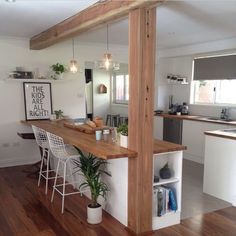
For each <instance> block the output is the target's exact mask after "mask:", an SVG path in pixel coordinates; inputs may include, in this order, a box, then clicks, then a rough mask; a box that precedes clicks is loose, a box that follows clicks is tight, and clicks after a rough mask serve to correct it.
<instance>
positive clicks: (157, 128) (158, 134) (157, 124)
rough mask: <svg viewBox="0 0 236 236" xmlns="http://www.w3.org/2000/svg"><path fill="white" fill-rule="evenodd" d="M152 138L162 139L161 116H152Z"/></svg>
mask: <svg viewBox="0 0 236 236" xmlns="http://www.w3.org/2000/svg"><path fill="white" fill-rule="evenodd" d="M153 135H154V138H156V139H160V140H163V117H160V116H154V134H153Z"/></svg>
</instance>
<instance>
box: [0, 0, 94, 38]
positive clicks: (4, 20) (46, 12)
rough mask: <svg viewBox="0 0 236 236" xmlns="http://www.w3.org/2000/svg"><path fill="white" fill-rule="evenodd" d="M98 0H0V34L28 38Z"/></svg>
mask: <svg viewBox="0 0 236 236" xmlns="http://www.w3.org/2000/svg"><path fill="white" fill-rule="evenodd" d="M97 1H98V0H16V1H15V2H14V3H8V2H6V1H5V0H0V36H11V37H26V38H30V37H32V36H34V35H36V34H38V33H41V32H42V31H44V30H46V29H48V28H49V27H51V26H53V25H55V24H57V23H59V22H61V21H63V20H65V19H66V18H68V17H70V16H72V15H74V14H76V13H78V12H79V11H81V10H83V9H85V8H87V7H88V6H90V5H92V4H94V3H95V2H97Z"/></svg>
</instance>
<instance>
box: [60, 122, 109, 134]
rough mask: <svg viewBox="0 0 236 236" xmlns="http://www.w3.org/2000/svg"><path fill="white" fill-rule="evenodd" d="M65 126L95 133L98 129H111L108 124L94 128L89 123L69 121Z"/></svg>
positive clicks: (87, 132)
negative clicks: (80, 123)
mask: <svg viewBox="0 0 236 236" xmlns="http://www.w3.org/2000/svg"><path fill="white" fill-rule="evenodd" d="M64 126H65V127H67V128H70V129H74V130H76V131H79V132H83V133H86V134H95V131H96V130H104V129H109V127H108V126H102V127H96V128H92V127H90V126H89V125H87V124H82V125H77V124H74V123H68V122H65V123H64Z"/></svg>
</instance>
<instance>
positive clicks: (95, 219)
mask: <svg viewBox="0 0 236 236" xmlns="http://www.w3.org/2000/svg"><path fill="white" fill-rule="evenodd" d="M77 150H78V152H79V154H80V159H79V160H74V164H75V169H77V171H78V172H81V173H82V174H83V176H84V181H83V182H82V183H81V184H80V186H79V189H80V190H81V191H82V190H85V189H86V188H89V189H90V193H91V203H90V204H89V205H88V206H87V221H88V223H90V224H99V223H101V222H102V206H101V205H100V204H99V203H98V197H99V196H102V197H103V198H104V199H105V198H106V195H107V192H108V191H109V188H108V186H107V184H106V183H104V182H103V181H102V179H101V175H102V174H105V175H108V176H111V174H110V173H108V172H107V171H105V167H106V165H107V161H106V160H102V159H100V158H97V157H96V156H94V155H93V154H90V153H89V154H87V155H85V154H84V153H83V152H82V151H81V150H80V149H78V148H77Z"/></svg>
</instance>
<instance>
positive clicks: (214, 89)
mask: <svg viewBox="0 0 236 236" xmlns="http://www.w3.org/2000/svg"><path fill="white" fill-rule="evenodd" d="M235 88H236V55H223V56H216V57H204V58H196V59H194V62H193V87H192V103H193V104H215V105H225V104H231V105H235V104H236V92H235Z"/></svg>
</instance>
